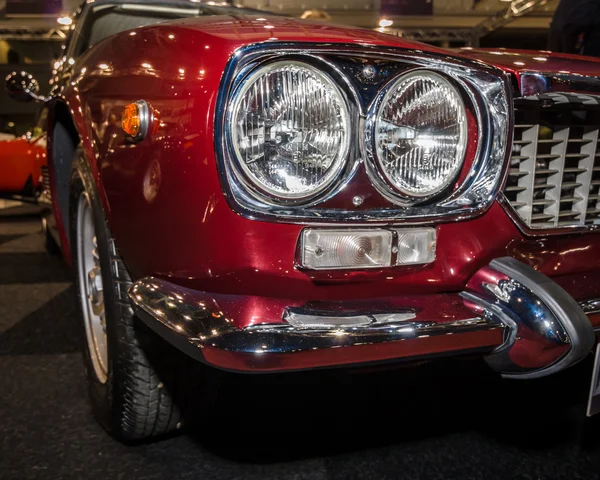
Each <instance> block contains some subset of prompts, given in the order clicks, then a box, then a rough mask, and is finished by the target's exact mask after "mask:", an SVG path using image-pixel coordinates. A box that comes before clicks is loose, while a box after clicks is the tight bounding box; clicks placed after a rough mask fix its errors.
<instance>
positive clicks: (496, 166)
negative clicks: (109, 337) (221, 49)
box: [215, 42, 513, 225]
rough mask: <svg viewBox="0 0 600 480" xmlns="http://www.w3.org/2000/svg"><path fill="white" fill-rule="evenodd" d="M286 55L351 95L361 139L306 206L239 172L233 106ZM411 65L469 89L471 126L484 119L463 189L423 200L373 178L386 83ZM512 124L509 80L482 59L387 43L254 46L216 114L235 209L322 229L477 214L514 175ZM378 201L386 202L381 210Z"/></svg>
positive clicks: (227, 190)
mask: <svg viewBox="0 0 600 480" xmlns="http://www.w3.org/2000/svg"><path fill="white" fill-rule="evenodd" d="M284 59H289V61H294V60H298V61H302V62H306V63H308V64H310V65H312V66H314V67H316V68H319V69H323V71H325V72H326V73H327V74H328V75H330V76H331V78H333V80H334V81H335V82H336V84H337V85H338V86H339V88H340V89H341V90H342V91H343V92H344V94H345V96H346V101H347V102H348V106H349V110H350V121H351V125H350V129H351V134H352V143H351V145H350V147H349V151H348V161H347V164H346V167H345V168H344V169H343V171H342V172H341V174H340V175H339V178H338V179H337V180H336V181H335V182H334V183H332V185H331V186H329V188H327V189H326V190H324V191H323V192H321V193H320V194H319V195H318V196H317V197H315V198H312V199H310V200H308V201H306V202H299V203H294V202H289V201H278V200H276V199H272V198H270V197H268V196H265V195H264V194H257V193H256V192H255V191H252V190H251V189H249V188H248V185H247V184H245V183H244V182H243V181H241V180H240V178H239V176H238V175H237V174H236V173H235V171H234V169H233V162H234V160H233V156H234V149H233V146H232V142H231V135H230V126H229V125H228V118H229V116H228V110H229V108H230V106H231V102H232V101H233V97H234V95H235V92H236V91H238V89H239V87H240V84H241V83H242V82H243V81H244V79H246V78H247V77H248V75H249V74H250V73H251V72H253V71H254V70H255V69H257V68H259V67H260V66H262V65H265V64H268V63H270V62H275V61H281V60H284ZM373 67H375V68H373ZM411 69H426V70H431V71H434V72H437V73H439V74H440V75H444V76H445V77H446V78H451V79H452V80H453V81H454V83H455V85H458V86H459V88H461V89H462V88H464V91H465V94H466V98H467V99H468V102H467V103H469V105H468V108H469V107H472V117H471V118H470V120H469V121H470V122H475V123H476V124H477V129H478V138H477V141H475V140H473V139H471V138H470V139H469V153H468V159H467V160H466V161H465V167H464V168H463V170H462V171H461V173H460V175H459V178H457V182H454V183H452V185H453V187H454V188H450V187H448V188H447V189H446V191H444V192H443V193H442V194H439V195H435V196H434V197H433V198H428V199H425V200H424V201H420V202H415V203H411V202H406V201H403V200H402V199H401V198H400V197H399V196H398V195H397V194H396V193H395V192H390V191H387V190H385V189H383V188H382V187H381V185H380V186H379V187H378V186H377V185H374V181H373V178H375V177H373V176H371V177H369V175H368V174H367V172H366V170H367V168H370V167H368V165H369V163H370V162H371V161H372V158H371V154H372V147H371V146H372V145H373V139H372V128H371V126H372V125H371V123H370V122H371V119H372V116H371V115H370V112H372V110H373V109H374V108H376V107H374V105H375V104H376V103H377V100H378V99H380V98H381V92H382V90H384V89H385V87H386V85H388V83H389V82H390V81H392V80H393V79H394V78H396V77H397V76H398V75H400V74H402V73H405V72H407V71H409V70H411ZM373 71H375V77H373V75H372V73H373ZM461 91H462V90H461ZM512 121H513V120H512V83H511V80H510V77H509V76H508V75H507V74H505V73H504V72H502V71H501V70H500V69H497V68H495V67H492V66H487V65H484V64H482V63H480V62H477V61H473V60H469V59H461V58H458V57H456V58H453V57H449V56H447V55H441V54H438V53H435V52H423V51H416V50H403V49H398V48H388V47H369V46H357V45H323V44H317V43H314V44H310V43H306V44H303V45H302V48H299V47H298V45H297V44H292V43H285V42H272V43H268V44H264V43H263V44H253V45H248V46H246V47H242V48H241V49H239V50H237V51H236V52H235V54H234V55H233V56H232V58H231V59H230V61H229V63H228V65H227V67H226V69H225V72H224V75H223V77H222V79H221V84H220V89H219V95H218V97H217V105H216V113H215V153H216V156H217V162H218V172H219V174H220V180H221V185H222V188H223V193H224V195H225V198H226V200H227V202H228V203H229V205H230V207H231V209H232V210H233V211H234V212H236V213H238V214H240V215H242V216H244V217H246V218H250V219H258V220H264V221H269V222H283V223H301V224H310V223H318V224H323V225H331V224H336V225H339V224H352V225H357V224H361V225H365V224H367V223H368V224H371V225H401V224H403V223H409V224H435V223H440V222H449V221H456V220H462V219H467V218H472V217H475V216H478V215H480V214H482V213H483V212H485V211H486V210H487V209H488V208H490V207H491V205H492V203H493V201H494V200H495V198H496V197H497V195H498V193H499V191H500V189H501V187H502V184H503V181H504V178H505V176H506V173H507V171H508V156H509V154H510V148H509V145H510V139H511V135H512ZM367 183H368V185H370V188H371V192H367V195H370V197H363V198H367V199H369V198H370V200H369V202H367V201H365V202H364V204H362V203H361V201H362V198H358V200H359V201H358V202H357V203H354V196H355V195H356V191H357V189H358V190H360V189H361V188H362V190H363V192H364V189H365V188H366V187H365V186H366V184H367ZM383 185H384V184H383ZM384 192H385V193H384ZM375 197H377V198H378V199H379V200H377V201H376V202H375V204H373V199H375Z"/></svg>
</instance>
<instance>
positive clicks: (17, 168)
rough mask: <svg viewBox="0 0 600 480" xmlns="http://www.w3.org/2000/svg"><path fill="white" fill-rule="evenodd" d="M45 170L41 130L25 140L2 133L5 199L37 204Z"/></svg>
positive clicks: (0, 187)
mask: <svg viewBox="0 0 600 480" xmlns="http://www.w3.org/2000/svg"><path fill="white" fill-rule="evenodd" d="M40 121H41V122H43V121H44V120H43V119H40ZM46 167H47V161H46V138H45V132H44V131H43V130H41V129H40V128H39V126H37V127H36V128H34V130H33V132H28V133H27V134H26V135H24V136H22V137H17V136H15V135H11V134H7V133H0V192H2V195H3V196H5V197H12V198H18V199H21V200H35V197H36V195H37V193H38V192H39V189H40V186H41V184H42V183H43V175H44V173H45V172H47V168H46Z"/></svg>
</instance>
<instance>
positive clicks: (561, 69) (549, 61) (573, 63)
mask: <svg viewBox="0 0 600 480" xmlns="http://www.w3.org/2000/svg"><path fill="white" fill-rule="evenodd" d="M453 51H454V52H456V53H459V54H460V55H463V56H467V57H469V58H473V59H476V60H480V61H482V62H485V63H487V64H489V65H494V66H496V67H498V68H501V69H503V70H505V71H508V72H511V73H514V74H516V75H519V74H521V73H525V72H528V73H552V74H565V75H569V74H572V75H584V76H591V77H597V76H600V59H597V58H595V57H583V56H580V55H567V54H561V53H553V52H549V51H547V50H507V49H504V48H495V49H483V48H469V47H467V48H461V49H456V50H453Z"/></svg>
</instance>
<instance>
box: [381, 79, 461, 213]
mask: <svg viewBox="0 0 600 480" xmlns="http://www.w3.org/2000/svg"><path fill="white" fill-rule="evenodd" d="M373 128H374V130H375V131H374V132H373V135H372V138H373V139H374V142H375V145H374V149H373V150H374V152H375V155H374V157H375V158H374V162H373V163H374V164H373V165H372V170H371V173H372V175H373V176H377V177H378V179H380V180H382V182H379V183H383V184H384V185H382V187H381V188H382V189H384V191H383V192H382V193H383V194H384V195H385V194H389V193H390V192H391V193H392V194H394V195H395V196H398V197H399V199H400V200H401V201H402V202H403V203H417V202H419V201H423V200H425V199H428V198H431V197H433V196H435V195H437V194H439V193H440V192H443V191H444V190H446V189H447V188H448V187H449V186H450V185H451V184H452V183H453V181H455V180H456V178H457V176H458V174H459V172H460V171H461V169H462V167H463V164H464V161H465V153H466V147H467V130H468V122H467V111H466V108H465V103H464V101H463V98H462V95H461V92H460V91H459V90H458V88H457V87H456V86H455V85H453V83H452V82H451V81H450V80H449V79H447V78H445V77H444V76H443V75H441V74H439V73H436V72H433V71H428V70H413V71H410V72H409V73H405V74H402V75H400V77H399V78H397V79H396V80H395V81H393V82H392V83H391V85H390V86H389V87H388V88H387V89H386V90H385V94H384V95H383V98H382V99H381V101H380V103H379V106H378V108H377V110H376V112H375V119H374V122H373ZM376 183H377V182H376Z"/></svg>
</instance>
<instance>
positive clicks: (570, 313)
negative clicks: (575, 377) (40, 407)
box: [8, 0, 600, 439]
mask: <svg viewBox="0 0 600 480" xmlns="http://www.w3.org/2000/svg"><path fill="white" fill-rule="evenodd" d="M167 20H169V21H167ZM76 24H77V28H76V29H73V30H71V32H70V35H69V38H68V40H67V43H66V48H65V56H64V58H63V59H62V64H61V66H60V67H59V68H58V70H57V72H56V76H55V78H54V79H53V85H52V93H51V96H50V98H48V99H46V100H45V103H44V108H45V109H47V110H48V126H47V127H48V139H49V144H48V160H49V171H50V184H51V193H52V198H53V213H54V216H55V219H56V225H57V231H58V234H59V240H60V243H61V245H62V249H63V251H64V254H65V256H66V257H67V258H68V259H70V262H71V263H72V267H73V269H74V272H75V274H76V283H77V288H78V292H79V300H80V303H81V312H82V325H83V327H82V331H83V334H82V339H83V342H82V343H83V345H84V347H83V348H84V357H85V361H86V365H87V367H88V374H89V386H90V395H91V399H92V403H93V406H94V411H95V412H96V414H97V416H98V418H99V419H100V420H101V421H102V423H103V425H104V426H105V427H106V428H107V429H108V430H109V431H110V432H112V433H113V434H114V435H116V436H117V437H119V438H122V439H141V438H148V437H151V436H155V435H160V434H163V433H165V432H167V431H169V430H171V429H173V428H176V426H177V425H178V424H179V416H178V415H179V413H178V410H177V405H178V403H177V401H174V398H176V397H174V395H175V392H180V391H182V390H185V389H186V388H187V387H189V386H190V385H195V386H197V385H198V384H200V388H205V389H208V388H209V385H208V383H205V384H203V383H202V382H204V380H205V378H209V377H210V375H206V376H204V374H203V373H197V374H196V375H194V376H193V378H191V379H190V378H186V377H184V376H181V375H179V374H178V375H175V374H174V372H175V371H176V369H177V368H178V367H175V366H173V365H171V364H169V362H168V361H167V358H166V357H163V356H162V354H158V353H156V351H155V350H153V349H152V348H151V347H149V346H148V344H147V342H146V338H147V336H148V335H149V332H147V331H146V330H145V328H146V327H149V328H150V329H152V330H154V331H155V332H157V333H158V334H159V335H160V336H162V337H164V339H166V340H167V341H168V342H169V343H171V344H172V345H174V346H175V347H177V348H178V349H180V350H182V351H183V352H185V353H186V354H187V355H188V356H189V357H192V358H193V359H196V360H198V361H199V362H201V363H202V364H204V365H203V366H202V367H201V370H200V372H205V373H206V372H210V371H212V370H211V368H208V367H206V366H210V367H216V369H224V370H230V371H235V372H248V373H262V372H265V373H266V372H284V371H292V370H303V369H315V368H331V367H339V366H358V365H368V364H380V363H384V362H398V361H404V362H416V361H419V362H420V361H422V360H424V359H429V358H433V357H440V356H461V355H465V354H469V355H471V356H477V357H481V358H484V359H485V360H486V361H487V363H488V365H489V370H490V374H494V372H496V374H501V375H503V376H505V377H510V378H524V379H525V378H535V377H541V376H544V375H550V374H553V373H556V372H559V371H562V370H564V369H566V368H568V367H570V366H572V365H574V364H575V363H577V362H579V361H580V360H582V359H584V358H586V357H587V356H588V355H590V354H591V352H592V350H593V349H594V347H595V345H596V333H595V328H598V327H600V300H599V299H600V232H599V231H598V227H599V225H600V203H599V201H600V150H599V149H598V132H599V128H600V127H599V126H600V79H599V78H598V75H599V74H600V62H599V61H598V60H594V59H589V58H583V57H575V56H561V55H552V54H550V53H549V52H517V51H507V50H497V51H484V50H462V51H447V50H441V49H437V48H433V47H429V46H426V45H421V44H417V43H411V42H408V41H405V40H403V39H401V38H396V37H392V36H387V35H383V34H380V33H376V32H373V31H368V30H362V29H356V28H350V27H336V26H331V25H327V24H322V23H314V22H307V21H302V20H295V19H290V18H284V17H278V16H270V15H267V14H264V13H256V12H247V11H243V10H241V9H235V8H222V9H220V8H218V7H211V6H208V5H205V4H199V3H196V2H192V1H189V2H188V1H185V0H180V1H167V0H151V1H144V2H141V1H136V0H131V1H128V2H127V3H120V2H117V1H115V0H96V1H94V2H88V3H86V4H85V5H84V7H83V9H82V10H81V12H79V13H78V15H77V18H76ZM8 88H9V90H10V91H12V92H13V94H14V95H16V96H27V95H28V92H29V93H31V92H32V87H31V86H30V84H29V83H28V80H27V77H26V76H23V75H20V74H16V75H14V76H12V77H11V78H9V82H8ZM136 319H139V320H141V321H142V322H143V324H145V325H146V327H143V324H138V323H136V322H137V320H136ZM142 327H143V328H142ZM186 358H187V357H186ZM194 365H196V363H194ZM197 365H199V363H198V364H197ZM596 380H597V379H596ZM596 380H594V381H595V382H596ZM594 388H595V384H594ZM204 398H206V399H208V398H213V397H211V396H209V395H206V396H205V397H204ZM594 400H596V397H595V396H592V402H591V405H590V412H593V411H595V410H596V408H597V405H595V404H594ZM198 408H199V407H198Z"/></svg>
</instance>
